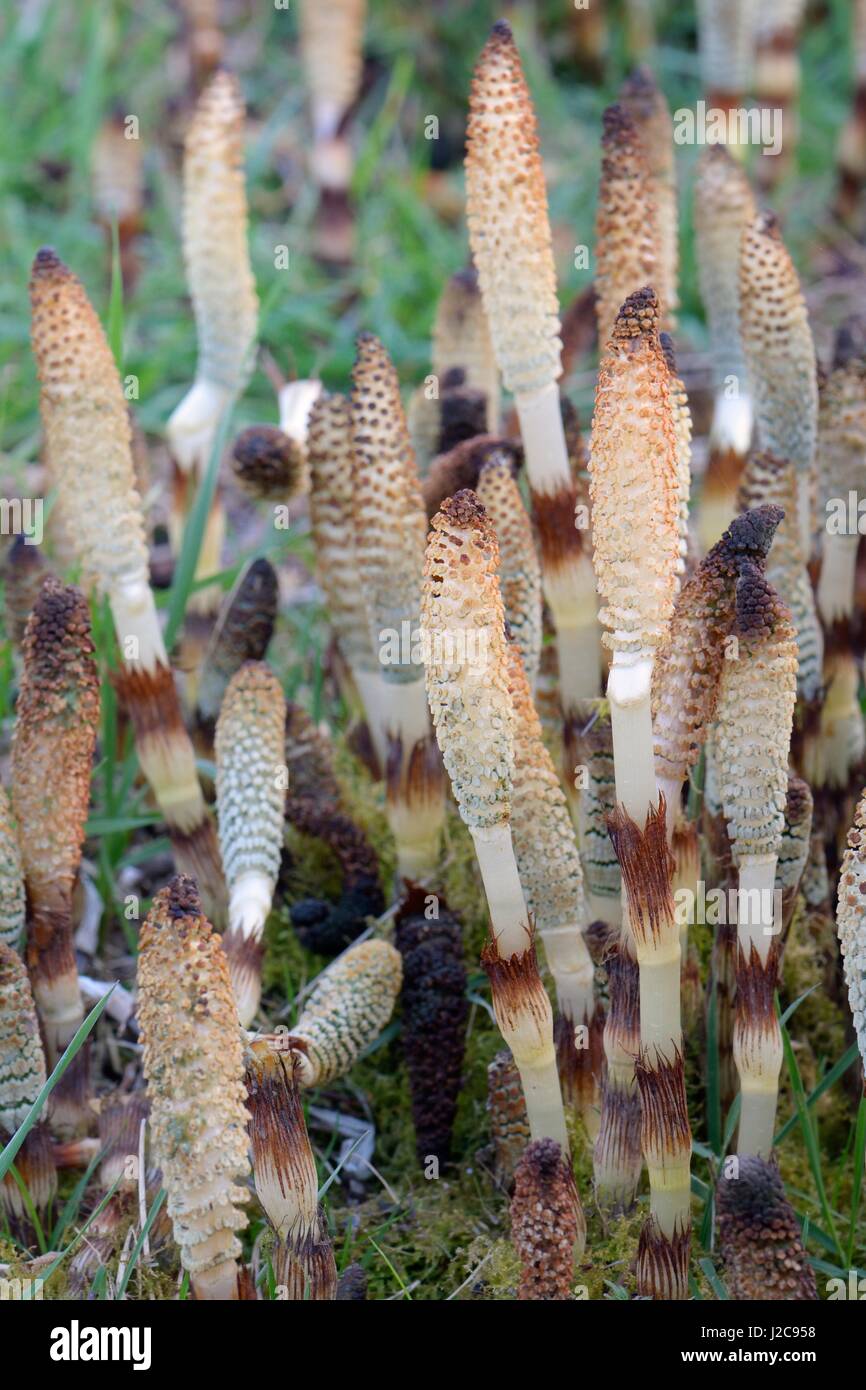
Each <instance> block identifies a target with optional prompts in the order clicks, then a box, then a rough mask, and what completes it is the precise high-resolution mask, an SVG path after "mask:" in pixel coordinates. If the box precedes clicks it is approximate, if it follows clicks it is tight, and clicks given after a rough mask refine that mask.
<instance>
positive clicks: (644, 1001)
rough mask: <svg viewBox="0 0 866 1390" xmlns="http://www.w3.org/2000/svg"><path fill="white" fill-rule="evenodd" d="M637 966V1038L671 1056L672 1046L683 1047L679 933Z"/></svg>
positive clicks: (674, 1047)
mask: <svg viewBox="0 0 866 1390" xmlns="http://www.w3.org/2000/svg"><path fill="white" fill-rule="evenodd" d="M641 954H642V952H641V951H640V949H638V966H639V967H640V1041H641V1047H642V1048H649V1049H650V1050H651V1055H653V1054H654V1051H655V1049H658V1051H659V1052H661V1053H663V1054H664V1056H665V1057H667V1058H671V1057H672V1056H673V1054H674V1049H676V1050H677V1051H681V1050H682V1033H681V1031H680V1028H679V1021H680V961H681V959H682V957H681V952H680V940H679V934H677V936H676V937H674V938H673V939H671V940H670V941H664V942H663V943H662V945H661V946H660V947H659V948H658V949H656V950H655V951H653V953H652V955H651V956H647V957H646V958H645V959H643V960H642V959H641Z"/></svg>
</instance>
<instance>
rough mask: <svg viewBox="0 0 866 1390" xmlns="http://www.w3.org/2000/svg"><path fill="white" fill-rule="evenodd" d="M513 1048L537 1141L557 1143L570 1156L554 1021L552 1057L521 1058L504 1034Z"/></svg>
mask: <svg viewBox="0 0 866 1390" xmlns="http://www.w3.org/2000/svg"><path fill="white" fill-rule="evenodd" d="M502 1036H503V1038H504V1039H505V1041H506V1042H507V1043H508V1045H509V1047H510V1048H511V1052H512V1055H513V1057H514V1062H515V1065H516V1067H517V1070H518V1071H519V1073H520V1083H521V1085H522V1087H523V1096H524V1099H525V1101H526V1118H527V1119H528V1121H529V1132H530V1134H531V1135H532V1138H533V1139H555V1140H556V1142H557V1143H558V1144H560V1145H561V1147H562V1151H563V1153H568V1152H569V1142H568V1130H567V1128H566V1124H565V1111H564V1109H563V1106H562V1092H561V1090H560V1087H559V1072H558V1071H557V1067H556V1051H555V1049H554V1046H553V1041H552V1039H553V1019H552V1018H551V1044H550V1052H549V1055H548V1054H547V1053H545V1055H544V1056H543V1057H540V1058H539V1057H537V1056H533V1057H532V1058H526V1057H524V1058H521V1057H519V1056H518V1054H517V1052H515V1050H514V1043H513V1042H512V1041H511V1039H510V1038H508V1037H506V1035H505V1033H503V1034H502Z"/></svg>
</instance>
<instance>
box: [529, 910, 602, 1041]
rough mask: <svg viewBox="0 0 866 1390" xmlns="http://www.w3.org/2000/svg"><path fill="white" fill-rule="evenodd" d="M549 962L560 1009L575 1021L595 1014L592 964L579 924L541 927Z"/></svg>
mask: <svg viewBox="0 0 866 1390" xmlns="http://www.w3.org/2000/svg"><path fill="white" fill-rule="evenodd" d="M539 936H540V937H541V940H542V942H543V944H544V954H545V956H546V958H547V965H548V968H549V970H550V973H551V975H552V976H553V983H554V985H555V987H556V1002H557V1004H558V1005H559V1012H560V1013H561V1014H562V1015H563V1016H564V1017H565V1018H569V1019H571V1021H572V1022H573V1023H574V1024H580V1023H583V1021H584V1019H590V1018H591V1017H592V1013H593V1007H594V1001H593V992H592V985H593V975H594V971H593V964H592V957H591V956H590V954H589V950H588V948H587V944H586V941H585V940H584V936H583V932H582V931H581V929H580V927H579V926H578V925H577V923H570V924H569V925H568V926H565V927H547V928H544V927H541V928H539Z"/></svg>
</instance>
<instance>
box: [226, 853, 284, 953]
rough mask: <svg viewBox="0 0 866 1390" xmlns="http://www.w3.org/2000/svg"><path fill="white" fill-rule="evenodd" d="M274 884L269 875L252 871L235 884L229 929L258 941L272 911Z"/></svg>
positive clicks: (230, 906) (231, 900) (231, 901)
mask: <svg viewBox="0 0 866 1390" xmlns="http://www.w3.org/2000/svg"><path fill="white" fill-rule="evenodd" d="M273 892H274V884H273V880H272V879H271V878H269V877H268V875H267V874H263V873H262V872H261V871H260V870H257V869H250V870H248V872H246V873H243V874H241V875H240V877H239V878H238V879H237V880H236V882H235V883H234V885H233V887H232V890H231V897H230V899H229V928H230V929H231V930H232V931H236V932H239V933H240V935H241V936H245V937H248V938H252V940H253V941H258V940H259V939H260V937H261V934H262V932H263V931H264V926H265V922H266V921H267V916H268V913H269V912H270V910H271V902H272V900H273Z"/></svg>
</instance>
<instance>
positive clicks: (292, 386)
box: [277, 379, 322, 445]
mask: <svg viewBox="0 0 866 1390" xmlns="http://www.w3.org/2000/svg"><path fill="white" fill-rule="evenodd" d="M321 394H322V383H321V382H320V381H316V380H314V379H303V380H301V381H289V382H287V383H286V385H285V386H283V387H281V388H280V391H279V392H278V395H277V404H278V407H279V412H280V429H281V430H282V431H283V434H287V435H288V436H289V439H293V440H294V441H295V443H297V444H304V445H305V444H306V442H307V428H308V426H309V423H310V411H311V410H312V408H313V406H314V405H315V403H316V401H317V400H318V398H319V396H320V395H321Z"/></svg>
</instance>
